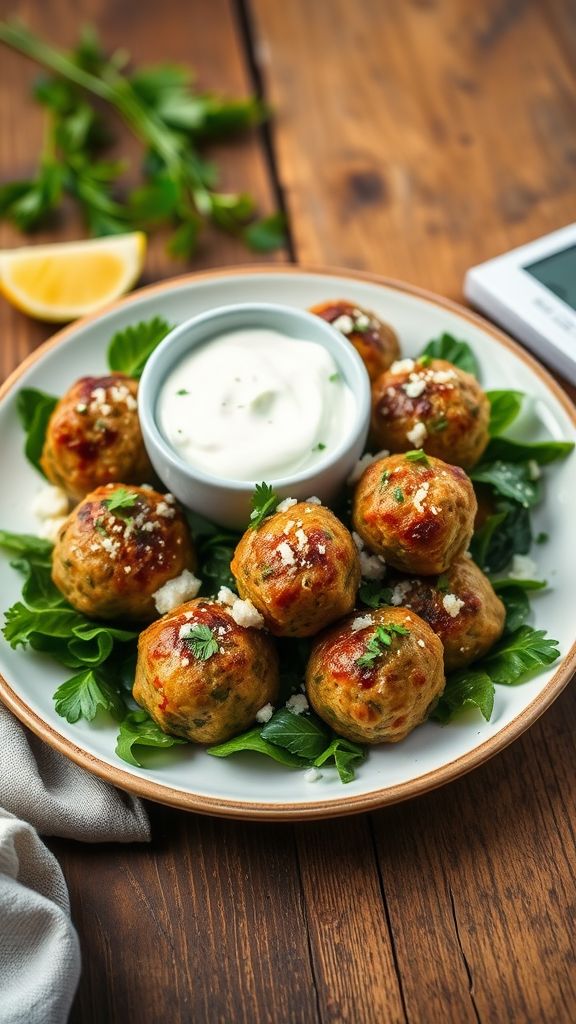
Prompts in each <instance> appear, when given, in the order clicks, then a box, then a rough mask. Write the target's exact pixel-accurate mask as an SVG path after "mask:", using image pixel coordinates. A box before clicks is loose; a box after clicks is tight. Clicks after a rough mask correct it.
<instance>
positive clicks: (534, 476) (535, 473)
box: [528, 459, 542, 480]
mask: <svg viewBox="0 0 576 1024" xmlns="http://www.w3.org/2000/svg"><path fill="white" fill-rule="evenodd" d="M541 475H542V474H541V472H540V466H539V465H538V463H537V462H536V459H528V476H529V477H530V479H531V480H539V479H540V477H541Z"/></svg>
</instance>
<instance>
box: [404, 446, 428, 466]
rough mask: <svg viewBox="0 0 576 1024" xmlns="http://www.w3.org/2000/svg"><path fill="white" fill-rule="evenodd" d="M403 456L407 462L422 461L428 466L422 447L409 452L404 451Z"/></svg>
mask: <svg viewBox="0 0 576 1024" xmlns="http://www.w3.org/2000/svg"><path fill="white" fill-rule="evenodd" d="M404 458H405V459H406V461H407V462H422V463H423V464H424V465H425V466H429V465H430V462H429V460H428V456H427V455H426V452H425V451H423V449H422V448H415V449H414V450H413V451H411V452H405V453H404Z"/></svg>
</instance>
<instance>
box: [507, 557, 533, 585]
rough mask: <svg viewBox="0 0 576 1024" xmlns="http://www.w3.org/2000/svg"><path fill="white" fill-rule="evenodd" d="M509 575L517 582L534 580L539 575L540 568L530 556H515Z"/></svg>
mask: <svg viewBox="0 0 576 1024" xmlns="http://www.w3.org/2000/svg"><path fill="white" fill-rule="evenodd" d="M508 575H509V576H512V577H513V578H514V579H517V580H533V579H536V577H537V575H538V566H537V565H536V562H535V561H534V560H533V559H532V558H530V557H529V555H514V558H513V559H512V566H511V569H510V572H509V573H508Z"/></svg>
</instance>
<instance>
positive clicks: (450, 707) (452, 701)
mask: <svg viewBox="0 0 576 1024" xmlns="http://www.w3.org/2000/svg"><path fill="white" fill-rule="evenodd" d="M494 692H495V691H494V683H493V682H492V680H491V678H490V676H489V675H488V674H487V673H486V672H484V671H482V669H480V668H476V667H472V668H465V669H462V670H461V671H460V672H453V673H452V674H451V675H449V676H448V678H447V680H446V688H445V690H444V693H443V694H442V696H441V697H440V700H439V701H438V703H437V705H436V707H435V708H434V711H433V712H432V714H431V716H430V717H431V718H432V719H434V720H435V721H437V722H443V723H445V722H449V721H450V719H451V718H452V717H453V715H454V714H455V713H456V712H457V711H459V710H460V709H461V708H464V707H476V708H478V710H479V711H480V712H481V714H482V715H483V716H484V718H485V719H486V721H487V722H489V721H490V718H491V716H492V711H493V708H494Z"/></svg>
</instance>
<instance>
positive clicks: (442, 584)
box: [436, 572, 450, 594]
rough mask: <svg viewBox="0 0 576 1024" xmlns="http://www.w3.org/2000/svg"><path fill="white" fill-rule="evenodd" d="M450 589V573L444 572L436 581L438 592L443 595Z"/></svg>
mask: <svg viewBox="0 0 576 1024" xmlns="http://www.w3.org/2000/svg"><path fill="white" fill-rule="evenodd" d="M449 589H450V580H449V578H448V573H447V572H443V573H442V575H441V576H439V577H438V579H437V581H436V590H439V591H440V593H441V594H447V593H448V591H449Z"/></svg>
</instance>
